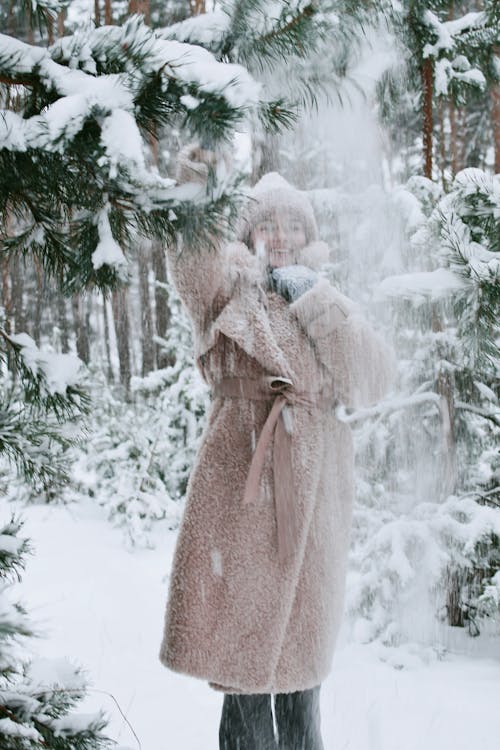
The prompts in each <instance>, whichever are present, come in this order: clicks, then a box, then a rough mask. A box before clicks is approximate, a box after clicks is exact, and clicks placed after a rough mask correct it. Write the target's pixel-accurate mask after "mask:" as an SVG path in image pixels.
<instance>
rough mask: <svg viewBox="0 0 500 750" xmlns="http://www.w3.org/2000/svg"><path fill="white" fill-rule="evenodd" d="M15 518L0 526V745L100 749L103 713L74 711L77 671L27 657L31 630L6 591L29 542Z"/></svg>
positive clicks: (79, 691) (106, 742) (104, 744)
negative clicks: (27, 644)
mask: <svg viewBox="0 0 500 750" xmlns="http://www.w3.org/2000/svg"><path fill="white" fill-rule="evenodd" d="M21 530H22V523H21V522H20V521H19V520H17V519H14V518H13V519H12V520H11V521H10V522H8V523H6V524H4V525H3V526H2V527H0V746H1V748H2V750H37V749H38V748H41V747H43V748H47V750H100V749H102V750H104V748H108V747H110V746H111V745H112V744H113V743H112V742H111V740H110V739H109V738H107V737H106V736H105V735H104V734H103V730H104V729H105V727H106V720H105V718H104V716H103V714H102V713H98V714H95V715H92V716H90V715H87V714H86V715H79V714H78V713H75V708H76V707H77V706H78V704H79V703H80V702H81V700H82V699H83V698H84V696H85V679H84V678H83V676H82V674H81V673H80V672H79V671H78V670H77V669H75V668H74V667H73V666H72V665H70V664H69V663H68V662H66V661H63V660H50V661H49V660H31V661H30V660H28V658H27V657H26V655H25V654H24V653H23V642H24V641H25V640H26V639H27V638H31V637H32V636H33V628H32V625H31V622H30V619H29V617H28V614H27V612H26V610H25V609H24V607H23V606H22V605H21V604H20V603H19V602H17V601H15V600H14V599H13V597H12V596H11V592H10V589H11V587H12V584H13V582H14V580H15V579H20V577H21V572H22V570H23V569H24V565H25V557H26V555H27V553H28V552H29V551H30V547H29V543H28V541H27V540H26V539H24V538H22V537H21V536H20V534H21Z"/></svg>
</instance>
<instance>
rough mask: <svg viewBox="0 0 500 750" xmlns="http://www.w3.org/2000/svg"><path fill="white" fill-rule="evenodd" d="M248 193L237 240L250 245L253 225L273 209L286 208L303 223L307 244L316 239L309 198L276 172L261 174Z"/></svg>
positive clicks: (316, 231) (315, 225)
mask: <svg viewBox="0 0 500 750" xmlns="http://www.w3.org/2000/svg"><path fill="white" fill-rule="evenodd" d="M249 195H250V201H249V203H248V206H247V208H246V211H245V214H244V216H243V218H242V221H241V224H240V227H239V231H238V239H240V240H241V241H242V242H244V243H245V245H247V246H250V243H251V233H252V230H253V229H254V228H255V226H256V225H257V224H258V223H259V222H260V221H263V220H264V219H265V218H266V217H267V215H268V214H269V213H270V212H274V211H277V212H280V211H286V212H287V213H289V214H290V215H291V216H293V217H294V218H296V219H299V220H300V221H301V222H302V223H303V225H304V231H305V234H306V244H310V243H311V242H314V241H315V240H317V238H318V226H317V224H316V219H315V218H314V211H313V207H312V205H311V203H310V201H309V198H308V197H307V196H306V194H305V193H303V192H301V191H300V190H297V189H296V188H294V187H293V186H292V185H290V183H289V182H287V181H286V180H285V178H284V177H282V176H281V175H280V174H278V173H277V172H268V173H267V174H265V175H264V176H263V177H261V179H260V180H259V181H258V182H257V184H256V185H255V186H254V187H253V189H252V190H251V191H250V193H249Z"/></svg>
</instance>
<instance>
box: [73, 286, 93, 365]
mask: <svg viewBox="0 0 500 750" xmlns="http://www.w3.org/2000/svg"><path fill="white" fill-rule="evenodd" d="M71 306H72V309H73V321H74V325H75V334H76V353H77V354H78V356H79V357H80V359H81V360H82V362H85V364H86V365H88V363H89V361H90V345H89V336H88V328H87V321H86V319H85V317H86V316H85V308H84V300H83V297H82V295H81V294H79V293H78V292H77V293H76V294H74V295H73V297H72V299H71Z"/></svg>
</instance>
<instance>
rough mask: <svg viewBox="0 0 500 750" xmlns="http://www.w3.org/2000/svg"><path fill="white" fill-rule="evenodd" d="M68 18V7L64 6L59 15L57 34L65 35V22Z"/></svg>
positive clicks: (59, 35)
mask: <svg viewBox="0 0 500 750" xmlns="http://www.w3.org/2000/svg"><path fill="white" fill-rule="evenodd" d="M65 20H66V8H64V9H63V10H62V11H61V12H60V13H59V14H58V16H57V36H58V37H62V36H64V22H65Z"/></svg>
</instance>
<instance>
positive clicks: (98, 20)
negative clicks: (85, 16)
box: [94, 0, 101, 27]
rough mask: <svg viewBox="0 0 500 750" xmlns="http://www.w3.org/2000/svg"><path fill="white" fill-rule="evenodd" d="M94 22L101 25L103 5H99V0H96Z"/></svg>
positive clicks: (97, 25)
mask: <svg viewBox="0 0 500 750" xmlns="http://www.w3.org/2000/svg"><path fill="white" fill-rule="evenodd" d="M94 23H95V25H96V27H99V26H100V25H101V7H100V5H99V0H94Z"/></svg>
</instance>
